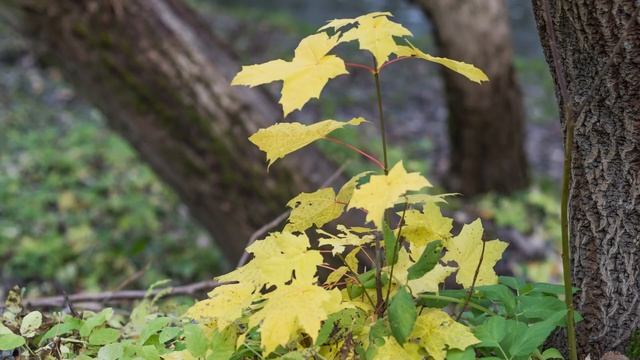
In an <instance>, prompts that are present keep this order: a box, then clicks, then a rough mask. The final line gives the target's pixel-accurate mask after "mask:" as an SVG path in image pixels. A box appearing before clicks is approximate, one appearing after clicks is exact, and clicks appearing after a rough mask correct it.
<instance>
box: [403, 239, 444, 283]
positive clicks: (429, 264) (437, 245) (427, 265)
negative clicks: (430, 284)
mask: <svg viewBox="0 0 640 360" xmlns="http://www.w3.org/2000/svg"><path fill="white" fill-rule="evenodd" d="M441 253H442V242H441V241H440V240H437V241H431V242H430V243H429V244H427V247H426V248H425V249H424V251H423V252H422V254H421V255H420V258H419V259H418V261H416V263H415V264H413V265H411V266H410V267H409V269H407V271H408V275H407V279H408V280H414V279H419V278H421V277H422V276H423V275H424V274H426V273H428V272H429V271H431V270H433V268H434V267H435V266H436V264H438V260H439V259H440V254H441Z"/></svg>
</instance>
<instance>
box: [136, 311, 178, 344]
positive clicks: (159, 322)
mask: <svg viewBox="0 0 640 360" xmlns="http://www.w3.org/2000/svg"><path fill="white" fill-rule="evenodd" d="M170 322H171V320H170V319H169V318H167V317H158V318H155V319H153V320H151V321H149V322H148V323H147V324H146V326H145V327H144V329H142V332H141V333H140V338H139V339H138V344H141V345H142V344H144V343H145V342H146V341H147V340H148V339H149V337H151V335H154V334H156V333H157V332H159V331H160V330H162V329H163V328H165V327H166V326H167V325H169V323H170ZM161 342H164V341H161Z"/></svg>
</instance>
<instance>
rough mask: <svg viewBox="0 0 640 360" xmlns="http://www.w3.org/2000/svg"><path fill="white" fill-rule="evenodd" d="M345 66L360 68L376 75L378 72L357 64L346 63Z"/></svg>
mask: <svg viewBox="0 0 640 360" xmlns="http://www.w3.org/2000/svg"><path fill="white" fill-rule="evenodd" d="M345 65H347V66H349V67H354V68H360V69H365V70H368V71H369V72H371V73H374V72H375V71H376V70H375V69H374V68H372V67H371V66H367V65H364V64H357V63H349V62H348V63H345Z"/></svg>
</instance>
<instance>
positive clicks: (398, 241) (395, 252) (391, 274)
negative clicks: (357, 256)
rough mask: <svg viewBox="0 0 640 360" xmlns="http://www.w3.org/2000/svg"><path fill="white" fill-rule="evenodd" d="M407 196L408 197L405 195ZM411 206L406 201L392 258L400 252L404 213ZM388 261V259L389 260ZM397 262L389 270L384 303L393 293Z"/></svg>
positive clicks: (395, 257)
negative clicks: (394, 271)
mask: <svg viewBox="0 0 640 360" xmlns="http://www.w3.org/2000/svg"><path fill="white" fill-rule="evenodd" d="M405 198H406V197H405ZM408 207H409V201H408V200H407V201H405V202H404V209H403V210H402V217H401V218H400V223H399V224H398V234H397V235H396V241H395V242H394V243H393V258H392V259H391V260H395V259H397V256H398V253H399V252H400V246H398V245H399V244H400V236H401V235H402V228H403V227H404V215H405V213H406V212H407V208H408ZM387 261H388V260H387ZM395 267H396V264H395V262H394V263H393V265H391V271H390V272H389V287H387V296H386V297H385V300H384V303H385V304H387V303H388V302H389V296H390V295H391V281H392V280H393V269H395Z"/></svg>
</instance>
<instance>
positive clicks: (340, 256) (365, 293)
mask: <svg viewBox="0 0 640 360" xmlns="http://www.w3.org/2000/svg"><path fill="white" fill-rule="evenodd" d="M337 256H338V258H340V260H341V261H342V262H343V263H344V266H346V267H347V269H349V271H351V273H352V274H353V275H354V279H356V281H357V282H358V284H360V286H362V292H363V293H364V295H365V296H366V297H367V299H369V302H370V303H371V306H373V307H375V306H376V305H375V302H374V301H373V299H372V298H371V296H370V295H369V293H368V292H367V289H366V288H365V287H364V284H363V283H362V281H361V280H360V278H359V277H358V273H357V272H355V271H354V270H353V269H352V268H351V265H349V264H348V263H347V260H346V259H345V258H344V256H342V254H337Z"/></svg>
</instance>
